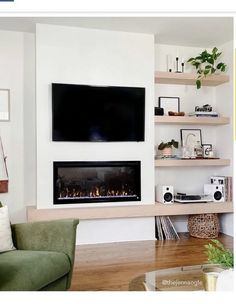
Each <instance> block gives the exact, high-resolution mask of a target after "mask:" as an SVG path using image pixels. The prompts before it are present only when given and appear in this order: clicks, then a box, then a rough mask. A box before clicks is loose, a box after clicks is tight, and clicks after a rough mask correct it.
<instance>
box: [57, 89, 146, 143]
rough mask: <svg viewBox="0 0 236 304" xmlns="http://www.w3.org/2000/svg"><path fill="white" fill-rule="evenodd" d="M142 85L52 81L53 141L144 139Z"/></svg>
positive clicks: (143, 91)
mask: <svg viewBox="0 0 236 304" xmlns="http://www.w3.org/2000/svg"><path fill="white" fill-rule="evenodd" d="M144 125H145V88H138V87H115V86H89V85H75V84H61V83H53V84H52V139H53V141H81V142H89V141H144V133H145V132H144Z"/></svg>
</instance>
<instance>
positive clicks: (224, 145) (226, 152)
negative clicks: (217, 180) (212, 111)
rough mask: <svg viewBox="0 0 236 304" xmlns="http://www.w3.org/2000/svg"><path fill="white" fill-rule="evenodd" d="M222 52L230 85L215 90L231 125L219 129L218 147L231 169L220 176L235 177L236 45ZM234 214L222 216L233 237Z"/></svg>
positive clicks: (226, 44) (222, 222)
mask: <svg viewBox="0 0 236 304" xmlns="http://www.w3.org/2000/svg"><path fill="white" fill-rule="evenodd" d="M220 49H221V51H222V57H221V59H222V61H223V62H227V66H228V67H227V74H229V77H230V81H229V83H227V84H225V85H223V86H219V87H217V88H216V90H215V98H216V104H217V109H218V110H219V111H220V113H222V115H225V116H229V117H230V125H229V126H228V125H227V126H223V127H220V128H218V130H217V135H216V143H217V147H218V149H219V150H220V153H221V155H222V156H223V157H225V158H229V159H230V160H231V164H232V165H231V166H230V167H223V168H221V169H220V170H219V174H220V175H226V176H233V168H234V162H233V161H234V159H233V151H234V103H233V100H234V52H233V51H234V44H233V41H229V42H227V43H225V44H223V45H222V46H220ZM233 228H234V226H233V214H224V215H222V216H221V229H222V231H223V232H224V233H226V234H228V235H232V236H233V232H234V229H233Z"/></svg>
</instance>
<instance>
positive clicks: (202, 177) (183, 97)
mask: <svg viewBox="0 0 236 304" xmlns="http://www.w3.org/2000/svg"><path fill="white" fill-rule="evenodd" d="M213 47H214V46H213ZM219 49H220V50H222V51H223V53H224V55H225V56H224V57H223V56H222V58H221V59H222V61H224V62H225V63H227V64H228V66H229V67H231V68H232V67H233V56H232V50H233V46H232V43H227V44H225V45H224V46H219ZM203 50H204V46H203V47H202V48H196V47H187V46H186V47H185V46H175V45H161V44H157V45H156V48H155V69H156V70H158V71H167V55H171V56H172V59H173V61H174V59H175V57H176V56H179V57H180V58H184V61H185V72H193V71H194V70H193V68H192V67H191V65H190V64H186V61H187V60H188V59H189V58H190V57H195V56H196V55H197V54H199V53H200V52H201V51H203ZM174 71H175V68H174ZM229 74H230V78H231V82H230V83H229V84H224V85H221V86H219V87H216V88H214V87H202V88H201V89H199V90H197V89H196V87H195V86H187V85H186V86H183V85H166V84H157V85H155V105H156V106H158V97H159V96H178V97H180V111H184V112H185V113H189V112H192V111H194V107H195V106H196V105H200V106H202V105H204V104H207V103H208V104H210V105H212V106H213V110H216V111H219V112H220V114H221V115H225V116H230V117H231V121H232V119H233V110H232V109H233V88H232V81H233V75H232V71H231V70H230V71H229ZM222 100H224V101H223V102H222ZM188 128H190V129H192V128H193V129H194V128H196V129H201V132H202V141H203V143H211V144H213V149H214V150H215V151H216V153H217V156H218V157H221V158H232V156H233V154H232V153H233V149H232V145H233V138H232V123H231V125H227V126H223V127H222V126H216V127H214V126H213V127H212V126H197V125H196V126H194V125H193V126H186V125H182V126H181V125H176V126H168V125H162V126H161V125H156V126H155V144H156V145H158V144H159V143H160V142H161V141H163V140H164V141H166V140H168V141H169V140H171V139H172V138H174V139H176V140H178V141H179V143H180V129H188ZM222 138H224V139H223V140H222ZM177 153H180V151H178V152H177ZM232 168H233V167H232V165H231V166H230V167H224V168H217V167H189V168H185V167H182V168H179V167H177V168H157V169H156V172H155V175H156V178H155V181H156V184H158V183H161V184H169V185H173V186H174V189H175V192H187V193H190V194H200V193H203V185H204V183H209V177H210V176H211V175H219V174H220V175H222V174H224V175H232ZM224 218H226V219H227V220H222V230H223V231H224V232H225V233H228V232H229V231H231V229H232V227H233V226H232V220H230V221H229V222H228V219H229V218H230V219H231V218H232V215H226V216H223V217H222V219H224ZM173 220H174V223H175V225H176V228H177V230H178V231H187V216H175V217H173Z"/></svg>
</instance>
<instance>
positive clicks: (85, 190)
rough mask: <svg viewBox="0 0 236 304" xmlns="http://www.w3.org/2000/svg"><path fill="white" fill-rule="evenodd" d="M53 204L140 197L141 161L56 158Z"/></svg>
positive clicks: (136, 198)
mask: <svg viewBox="0 0 236 304" xmlns="http://www.w3.org/2000/svg"><path fill="white" fill-rule="evenodd" d="M53 180H54V181H53V184H54V189H53V196H54V204H79V203H96V202H120V201H141V169H140V161H89V162H75V161H73V162H68V161H66V162H53Z"/></svg>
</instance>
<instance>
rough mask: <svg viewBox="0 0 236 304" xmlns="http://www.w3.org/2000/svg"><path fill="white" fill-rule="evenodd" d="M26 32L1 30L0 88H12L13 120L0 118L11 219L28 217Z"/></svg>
mask: <svg viewBox="0 0 236 304" xmlns="http://www.w3.org/2000/svg"><path fill="white" fill-rule="evenodd" d="M23 38H24V34H23V33H18V32H8V31H0V88H3V89H10V121H7V122H0V135H1V137H2V141H3V146H4V150H5V151H4V152H5V155H6V156H7V166H8V172H9V192H8V193H4V194H3V193H1V194H0V201H2V202H3V204H6V205H7V206H8V208H9V212H10V216H11V220H12V222H16V221H17V222H19V221H24V220H25V219H26V214H25V205H24V144H23V143H24V130H23V108H24V107H23V104H24V95H23V94H24V75H23V73H24V43H23Z"/></svg>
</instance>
